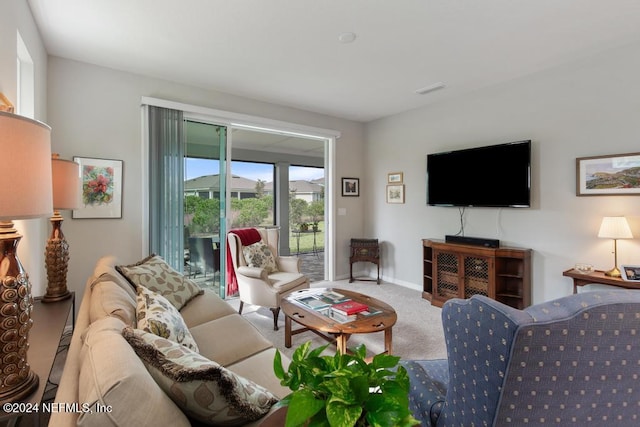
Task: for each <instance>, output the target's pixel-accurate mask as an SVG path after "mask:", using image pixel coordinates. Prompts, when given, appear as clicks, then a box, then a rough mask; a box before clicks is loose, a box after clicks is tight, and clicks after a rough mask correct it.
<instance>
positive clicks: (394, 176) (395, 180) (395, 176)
mask: <svg viewBox="0 0 640 427" xmlns="http://www.w3.org/2000/svg"><path fill="white" fill-rule="evenodd" d="M387 183H389V184H402V172H392V173H390V174H388V175H387Z"/></svg>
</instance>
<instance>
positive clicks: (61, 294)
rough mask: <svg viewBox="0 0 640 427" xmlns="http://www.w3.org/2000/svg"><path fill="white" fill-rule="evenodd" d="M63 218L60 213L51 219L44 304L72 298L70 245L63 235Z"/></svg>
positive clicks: (46, 253)
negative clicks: (69, 271) (68, 284)
mask: <svg viewBox="0 0 640 427" xmlns="http://www.w3.org/2000/svg"><path fill="white" fill-rule="evenodd" d="M62 221H63V219H62V216H61V215H60V213H59V212H58V211H55V212H54V213H53V216H52V217H51V225H52V226H53V229H52V230H51V236H50V237H49V240H48V241H47V248H46V250H45V253H44V256H45V266H46V268H47V290H46V293H45V294H44V296H43V297H42V302H43V303H46V302H56V301H62V300H65V299H67V298H71V292H69V290H68V289H67V270H68V266H69V244H68V243H67V240H66V239H65V238H64V234H62Z"/></svg>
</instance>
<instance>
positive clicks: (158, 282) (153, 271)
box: [116, 254, 202, 310]
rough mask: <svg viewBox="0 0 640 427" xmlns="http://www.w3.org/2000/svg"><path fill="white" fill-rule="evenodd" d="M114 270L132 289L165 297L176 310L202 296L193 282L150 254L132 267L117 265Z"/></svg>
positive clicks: (158, 257)
mask: <svg viewBox="0 0 640 427" xmlns="http://www.w3.org/2000/svg"><path fill="white" fill-rule="evenodd" d="M116 269H117V270H118V271H119V272H120V273H121V274H122V275H123V276H124V277H126V279H127V280H128V281H129V283H131V284H132V285H133V286H134V287H137V286H144V287H145V288H147V289H151V290H152V291H154V292H158V293H159V294H161V295H162V296H163V297H165V298H166V299H167V300H169V302H170V303H171V304H173V305H174V306H175V307H176V308H177V309H178V310H180V309H182V307H184V306H185V305H186V304H187V303H188V302H189V301H191V299H192V298H194V297H195V296H197V295H200V294H202V289H200V288H199V287H198V285H196V284H195V283H194V282H192V281H191V280H189V279H188V278H186V277H184V275H182V274H180V273H179V272H177V271H175V270H174V269H173V268H171V266H170V265H169V264H167V263H166V262H165V260H163V259H162V258H161V257H160V256H158V255H155V254H152V255H150V256H148V257H146V258H145V259H143V260H141V261H139V262H137V263H135V264H132V265H118V266H116Z"/></svg>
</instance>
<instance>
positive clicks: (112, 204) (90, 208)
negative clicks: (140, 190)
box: [72, 157, 122, 218]
mask: <svg viewBox="0 0 640 427" xmlns="http://www.w3.org/2000/svg"><path fill="white" fill-rule="evenodd" d="M73 161H74V162H76V163H78V164H79V165H80V185H81V188H80V197H81V201H80V205H81V207H80V209H75V210H74V211H73V215H72V218H122V160H108V159H93V158H88V157H74V158H73Z"/></svg>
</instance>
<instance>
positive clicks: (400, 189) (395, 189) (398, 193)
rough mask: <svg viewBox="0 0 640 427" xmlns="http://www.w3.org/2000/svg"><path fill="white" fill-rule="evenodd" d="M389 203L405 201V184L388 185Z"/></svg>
mask: <svg viewBox="0 0 640 427" xmlns="http://www.w3.org/2000/svg"><path fill="white" fill-rule="evenodd" d="M387 203H404V185H403V184H394V185H387Z"/></svg>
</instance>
